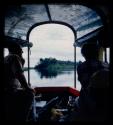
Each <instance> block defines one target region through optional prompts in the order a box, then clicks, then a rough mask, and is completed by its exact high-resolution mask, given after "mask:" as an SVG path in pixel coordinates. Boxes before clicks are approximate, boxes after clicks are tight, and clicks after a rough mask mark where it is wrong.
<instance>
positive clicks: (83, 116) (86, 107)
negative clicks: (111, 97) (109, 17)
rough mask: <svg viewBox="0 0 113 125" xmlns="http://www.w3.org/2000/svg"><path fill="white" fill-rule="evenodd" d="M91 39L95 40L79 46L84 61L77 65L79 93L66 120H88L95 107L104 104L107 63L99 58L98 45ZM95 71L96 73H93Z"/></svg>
mask: <svg viewBox="0 0 113 125" xmlns="http://www.w3.org/2000/svg"><path fill="white" fill-rule="evenodd" d="M92 40H94V41H95V39H91V40H89V42H88V43H85V44H84V45H83V46H82V48H81V53H82V55H83V57H84V58H85V61H84V62H81V63H80V64H79V65H78V66H77V73H78V80H79V81H80V83H81V90H80V95H79V96H78V97H77V98H76V99H75V102H74V103H75V104H74V106H75V111H73V112H72V113H71V114H70V115H69V116H68V117H67V118H65V120H66V121H82V120H83V121H85V120H86V121H88V120H89V121H90V120H91V119H92V118H94V117H92V118H91V116H93V115H94V114H96V113H97V110H98V109H97V107H99V108H100V107H102V105H104V101H103V100H106V99H105V96H104V92H105V91H103V90H105V88H106V87H105V86H107V87H108V76H109V75H108V70H109V65H108V63H105V62H102V61H100V60H99V46H98V45H97V44H96V43H92ZM95 42H96V41H95ZM102 70H104V71H102ZM100 71H101V72H100ZM97 72H99V73H97ZM96 73H97V75H94V74H96ZM92 76H93V77H92ZM100 76H101V78H100ZM102 76H103V77H104V78H102ZM92 79H93V80H92ZM101 79H102V80H101ZM103 79H105V80H103ZM96 80H97V81H96ZM103 88H104V89H103ZM97 91H98V92H97ZM97 93H98V94H97ZM100 93H101V94H100ZM106 101H107V100H106ZM99 103H100V104H99ZM97 105H99V106H97ZM97 114H98V113H97ZM87 115H88V117H87ZM95 116H96V115H95Z"/></svg>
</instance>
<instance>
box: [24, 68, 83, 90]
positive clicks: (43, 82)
mask: <svg viewBox="0 0 113 125" xmlns="http://www.w3.org/2000/svg"><path fill="white" fill-rule="evenodd" d="M24 74H25V77H26V78H27V79H28V72H27V71H24ZM30 83H31V86H32V87H52V86H69V87H74V71H64V72H63V73H62V74H58V75H57V76H56V77H51V78H45V77H43V78H41V77H40V74H39V72H37V71H36V70H34V69H31V70H30ZM80 88H81V85H80V83H79V81H78V80H77V74H76V89H77V90H80Z"/></svg>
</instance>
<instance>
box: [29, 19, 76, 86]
mask: <svg viewBox="0 0 113 125" xmlns="http://www.w3.org/2000/svg"><path fill="white" fill-rule="evenodd" d="M44 24H59V25H64V26H66V27H68V28H70V29H71V30H72V32H73V34H74V42H75V41H76V37H77V36H76V31H75V29H74V28H73V27H72V26H71V25H69V24H68V23H65V22H61V21H52V20H50V21H44V22H40V23H35V24H34V25H33V26H31V27H30V29H29V30H28V32H27V41H28V42H29V35H30V33H31V31H32V30H33V29H34V28H35V27H38V26H40V25H44ZM29 50H30V47H29V46H28V67H30V54H29V52H30V51H29ZM75 52H76V47H74V61H75V62H76V53H75ZM74 67H75V69H76V65H74ZM74 71H75V75H74V86H75V87H76V70H74ZM28 83H30V70H29V68H28Z"/></svg>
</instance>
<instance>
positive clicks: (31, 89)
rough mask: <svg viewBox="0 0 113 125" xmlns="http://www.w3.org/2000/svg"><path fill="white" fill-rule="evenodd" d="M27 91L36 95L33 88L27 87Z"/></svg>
mask: <svg viewBox="0 0 113 125" xmlns="http://www.w3.org/2000/svg"><path fill="white" fill-rule="evenodd" d="M26 90H28V91H31V92H33V93H34V94H35V93H36V91H35V89H33V88H31V87H27V88H26Z"/></svg>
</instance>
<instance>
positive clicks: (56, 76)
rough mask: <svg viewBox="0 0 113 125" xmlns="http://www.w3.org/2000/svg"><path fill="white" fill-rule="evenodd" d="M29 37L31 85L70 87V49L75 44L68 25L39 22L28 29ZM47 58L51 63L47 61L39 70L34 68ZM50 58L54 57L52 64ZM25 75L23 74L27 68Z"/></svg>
mask: <svg viewBox="0 0 113 125" xmlns="http://www.w3.org/2000/svg"><path fill="white" fill-rule="evenodd" d="M29 41H30V42H32V43H33V47H32V48H31V55H30V83H31V86H32V87H42V86H70V87H74V82H75V81H74V80H75V79H74V78H75V77H76V76H74V74H75V73H74V59H75V57H74V56H75V55H74V51H75V50H74V49H76V48H74V46H73V44H74V41H75V36H74V33H73V31H72V30H71V28H70V27H68V26H66V25H62V24H56V23H55V24H54V23H49V24H42V25H39V26H36V27H34V28H33V29H32V30H31V32H30V34H29ZM47 60H48V61H50V63H51V64H49V65H47V67H46V68H47V69H46V70H45V69H44V71H45V72H42V71H39V69H38V68H37V67H38V66H39V64H41V63H42V62H44V61H45V62H46V61H47ZM53 60H54V61H56V63H55V65H54V66H53V65H52V61H53ZM26 62H27V61H26ZM46 63H47V62H46ZM25 65H26V66H27V64H25ZM33 68H35V69H33ZM25 76H26V77H27V72H25Z"/></svg>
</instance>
